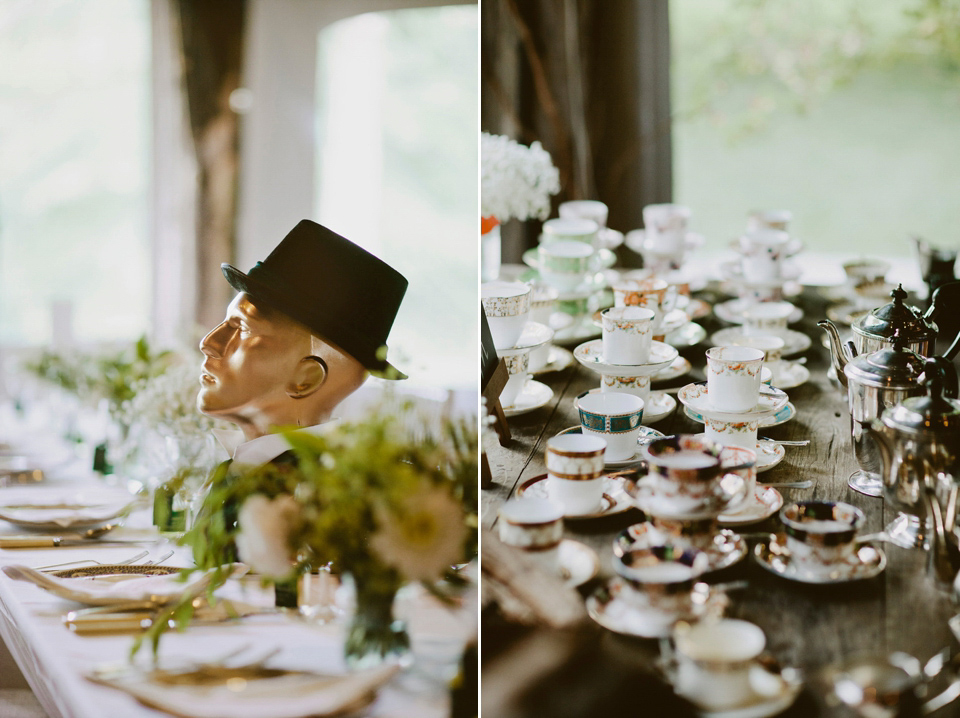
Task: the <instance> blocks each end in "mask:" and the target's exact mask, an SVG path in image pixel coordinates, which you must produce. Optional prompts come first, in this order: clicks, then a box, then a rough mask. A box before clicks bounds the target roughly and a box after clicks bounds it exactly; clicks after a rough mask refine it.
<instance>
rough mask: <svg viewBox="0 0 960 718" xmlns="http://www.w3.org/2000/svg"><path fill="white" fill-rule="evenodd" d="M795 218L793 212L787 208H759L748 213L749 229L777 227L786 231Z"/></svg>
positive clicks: (781, 230) (751, 230) (757, 229)
mask: <svg viewBox="0 0 960 718" xmlns="http://www.w3.org/2000/svg"><path fill="white" fill-rule="evenodd" d="M792 219H793V212H791V211H790V210H786V209H768V210H757V211H756V212H751V213H750V214H749V215H747V231H748V232H756V231H759V230H763V229H775V230H778V231H780V232H786V231H787V229H788V227H789V226H790V221H791V220H792Z"/></svg>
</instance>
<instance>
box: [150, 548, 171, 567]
mask: <svg viewBox="0 0 960 718" xmlns="http://www.w3.org/2000/svg"><path fill="white" fill-rule="evenodd" d="M144 553H149V551H144ZM171 556H173V551H167V552H166V553H165V554H163V556H161V557H160V558H155V559H151V560H149V561H146V562H144V564H143V565H144V566H158V565H160V564H161V563H163V562H164V561H166V560H167V559H168V558H170V557H171Z"/></svg>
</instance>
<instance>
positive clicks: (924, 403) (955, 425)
mask: <svg viewBox="0 0 960 718" xmlns="http://www.w3.org/2000/svg"><path fill="white" fill-rule="evenodd" d="M945 371H953V367H952V366H951V365H950V363H949V361H948V360H946V359H941V358H933V359H928V360H927V361H926V363H925V364H924V365H923V375H922V376H921V377H920V383H921V384H922V385H924V386H925V387H926V389H927V394H926V395H925V396H914V397H911V398H909V399H904V401H903V402H901V403H900V404H897V405H896V406H893V407H890V408H889V409H886V410H885V411H884V412H883V422H884V423H885V424H886V425H887V426H889V427H891V428H893V429H896V430H898V431H904V432H910V433H935V434H939V433H940V432H947V433H950V434H956V433H958V432H960V401H957V400H955V399H948V398H946V397H945V396H943V382H944V376H943V372H945Z"/></svg>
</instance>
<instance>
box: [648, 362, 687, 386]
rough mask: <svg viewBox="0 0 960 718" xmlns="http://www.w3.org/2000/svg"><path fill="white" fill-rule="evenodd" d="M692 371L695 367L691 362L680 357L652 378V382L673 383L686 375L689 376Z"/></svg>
mask: <svg viewBox="0 0 960 718" xmlns="http://www.w3.org/2000/svg"><path fill="white" fill-rule="evenodd" d="M691 369H693V365H692V364H691V363H690V360H689V359H686V358H684V357H682V356H678V357H677V358H676V359H674V360H673V362H672V363H671V364H670V365H669V366H667V367H666V368H664V369H661V370H660V371H658V372H657V373H656V374H654V375H653V376H652V377H650V380H651V381H673V380H674V379H679V378H680V377H682V376H683V375H684V374H689V373H690V370H691Z"/></svg>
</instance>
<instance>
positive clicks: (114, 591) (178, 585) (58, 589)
mask: <svg viewBox="0 0 960 718" xmlns="http://www.w3.org/2000/svg"><path fill="white" fill-rule="evenodd" d="M234 566H235V570H237V569H239V570H242V568H240V567H241V566H242V564H234ZM244 568H245V567H244ZM3 572H4V573H5V574H6V575H7V576H9V577H10V578H12V579H14V580H15V581H27V582H29V583H33V584H35V585H37V586H39V587H40V588H43V589H46V590H47V591H49V592H50V593H52V594H54V595H56V596H59V597H60V598H65V599H67V600H68V601H76V602H78V603H84V604H87V605H89V606H112V605H115V604H120V603H134V602H139V601H145V602H150V603H154V604H157V605H161V604H164V603H169V602H171V601H174V600H177V599H179V598H180V597H181V596H185V595H192V596H196V595H199V594H200V593H202V592H203V590H204V589H205V588H206V587H207V584H209V583H210V579H211V578H212V575H213V570H210V571H205V572H203V573H194V574H192V575H191V576H190V578H189V579H187V581H186V582H184V581H181V580H180V575H179V574H171V575H167V576H145V577H143V578H130V579H127V580H124V581H115V580H104V581H100V580H97V579H96V578H86V579H81V578H57V577H56V576H51V575H50V574H47V573H42V572H40V571H37V570H35V569H32V568H30V567H28V566H18V565H12V566H4V567H3Z"/></svg>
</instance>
